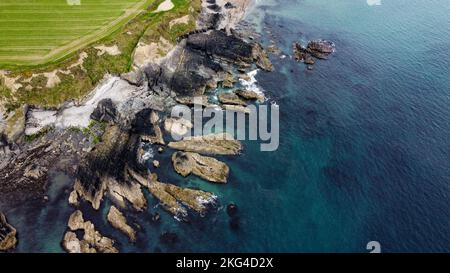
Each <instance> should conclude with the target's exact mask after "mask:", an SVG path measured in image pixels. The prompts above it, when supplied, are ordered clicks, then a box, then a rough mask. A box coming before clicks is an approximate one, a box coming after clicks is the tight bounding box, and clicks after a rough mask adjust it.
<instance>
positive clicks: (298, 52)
mask: <svg viewBox="0 0 450 273" xmlns="http://www.w3.org/2000/svg"><path fill="white" fill-rule="evenodd" d="M334 50H335V46H334V43H333V42H330V41H326V40H313V41H310V42H308V45H307V46H306V47H303V46H302V45H301V44H299V43H294V57H295V59H296V60H297V61H299V62H304V63H305V64H307V65H308V68H311V67H312V65H314V64H315V62H316V61H315V59H314V58H316V59H323V60H325V59H328V57H329V56H330V55H331V54H332V53H333V52H334Z"/></svg>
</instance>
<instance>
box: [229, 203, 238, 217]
mask: <svg viewBox="0 0 450 273" xmlns="http://www.w3.org/2000/svg"><path fill="white" fill-rule="evenodd" d="M237 213H238V207H237V206H236V204H233V203H231V204H229V205H228V206H227V214H228V216H230V217H234V216H236V215H237Z"/></svg>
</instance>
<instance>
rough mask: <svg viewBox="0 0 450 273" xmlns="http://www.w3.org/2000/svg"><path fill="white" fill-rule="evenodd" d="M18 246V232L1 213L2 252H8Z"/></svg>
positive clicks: (0, 246) (0, 242) (0, 244)
mask: <svg viewBox="0 0 450 273" xmlns="http://www.w3.org/2000/svg"><path fill="white" fill-rule="evenodd" d="M16 245H17V231H16V229H15V228H14V227H13V226H11V225H10V224H8V222H7V221H6V217H5V215H4V214H3V213H1V212H0V251H7V250H11V249H13V248H15V247H16Z"/></svg>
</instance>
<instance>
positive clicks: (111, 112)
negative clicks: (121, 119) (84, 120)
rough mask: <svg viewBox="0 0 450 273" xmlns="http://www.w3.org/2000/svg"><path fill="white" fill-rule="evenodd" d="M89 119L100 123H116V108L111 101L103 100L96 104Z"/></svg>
mask: <svg viewBox="0 0 450 273" xmlns="http://www.w3.org/2000/svg"><path fill="white" fill-rule="evenodd" d="M90 117H91V119H93V120H97V121H100V122H109V123H114V122H116V121H117V109H116V106H115V105H114V103H113V102H112V100H111V99H103V100H101V101H100V102H99V103H98V105H97V107H96V108H95V110H94V112H92V114H91V116H90Z"/></svg>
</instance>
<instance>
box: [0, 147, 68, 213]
mask: <svg viewBox="0 0 450 273" xmlns="http://www.w3.org/2000/svg"><path fill="white" fill-rule="evenodd" d="M53 144H55V146H53V145H52V143H50V142H43V143H38V144H35V143H27V146H26V147H24V149H18V148H13V149H10V148H9V146H7V149H5V152H4V153H3V154H2V155H1V156H0V200H2V201H5V202H8V203H10V204H12V203H15V202H22V201H25V200H27V198H29V197H30V196H36V195H39V194H43V193H44V191H45V184H46V181H47V173H48V169H49V168H50V167H51V166H54V165H55V161H56V159H57V158H58V156H59V152H60V150H59V149H58V148H56V146H57V143H53Z"/></svg>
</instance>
